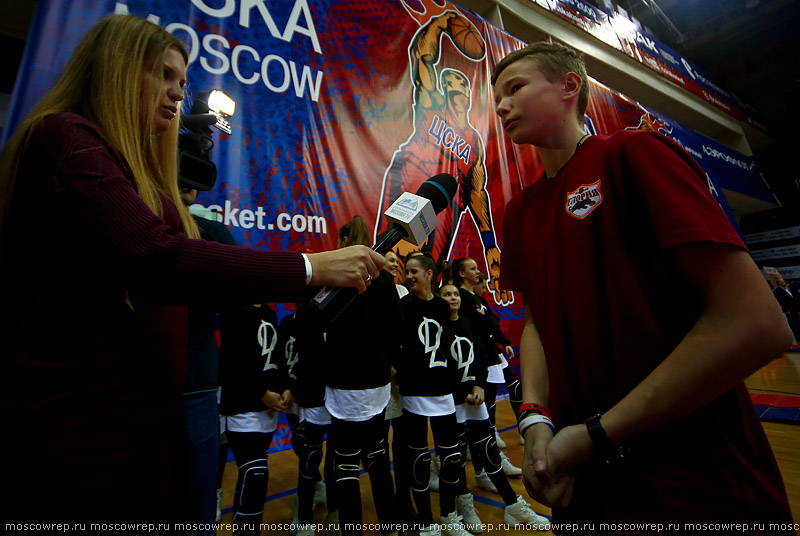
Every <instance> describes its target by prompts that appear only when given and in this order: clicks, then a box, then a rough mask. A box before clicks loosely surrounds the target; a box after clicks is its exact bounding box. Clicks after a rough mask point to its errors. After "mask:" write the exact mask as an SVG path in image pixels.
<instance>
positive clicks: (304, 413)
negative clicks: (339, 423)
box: [300, 406, 331, 426]
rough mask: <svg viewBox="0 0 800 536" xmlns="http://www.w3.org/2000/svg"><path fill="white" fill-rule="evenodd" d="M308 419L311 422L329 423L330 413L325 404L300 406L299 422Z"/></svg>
mask: <svg viewBox="0 0 800 536" xmlns="http://www.w3.org/2000/svg"><path fill="white" fill-rule="evenodd" d="M303 421H308V422H310V423H311V424H319V425H320V426H321V425H325V424H330V423H331V414H330V413H328V410H327V409H325V406H317V407H315V408H300V422H303Z"/></svg>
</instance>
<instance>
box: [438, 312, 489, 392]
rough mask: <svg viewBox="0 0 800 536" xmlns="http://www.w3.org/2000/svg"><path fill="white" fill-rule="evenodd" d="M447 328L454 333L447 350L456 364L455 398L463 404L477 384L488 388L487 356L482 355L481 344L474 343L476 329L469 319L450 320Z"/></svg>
mask: <svg viewBox="0 0 800 536" xmlns="http://www.w3.org/2000/svg"><path fill="white" fill-rule="evenodd" d="M446 329H447V330H448V331H450V333H451V334H452V341H451V343H450V345H449V346H448V347H447V348H445V350H446V351H447V352H448V353H449V355H450V359H451V360H452V361H453V362H454V364H455V370H454V389H453V399H454V400H455V403H456V404H461V403H463V402H464V399H465V398H466V396H467V395H468V394H470V393H471V392H472V388H473V387H475V386H476V385H477V386H479V387H481V388H484V389H485V388H486V376H487V369H486V358H485V357H484V356H483V355H481V348H480V346H478V345H477V344H475V343H474V341H475V331H474V330H473V328H472V322H470V321H469V320H468V319H466V318H463V317H459V318H458V320H448V322H447V324H446Z"/></svg>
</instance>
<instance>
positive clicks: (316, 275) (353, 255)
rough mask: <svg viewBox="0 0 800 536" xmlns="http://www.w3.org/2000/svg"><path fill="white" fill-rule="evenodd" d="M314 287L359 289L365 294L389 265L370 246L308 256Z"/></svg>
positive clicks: (352, 247) (309, 254)
mask: <svg viewBox="0 0 800 536" xmlns="http://www.w3.org/2000/svg"><path fill="white" fill-rule="evenodd" d="M306 256H307V257H308V261H309V262H310V263H311V286H316V287H321V286H330V287H355V288H356V289H358V291H359V292H364V290H366V288H367V285H369V282H370V281H371V280H372V278H373V277H378V273H379V272H380V269H381V268H383V265H384V264H386V259H385V258H383V255H381V254H380V253H377V252H375V251H373V250H371V249H370V248H368V247H366V246H350V247H346V248H342V249H336V250H333V251H325V252H322V253H307V254H306Z"/></svg>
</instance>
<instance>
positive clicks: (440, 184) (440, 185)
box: [417, 173, 458, 214]
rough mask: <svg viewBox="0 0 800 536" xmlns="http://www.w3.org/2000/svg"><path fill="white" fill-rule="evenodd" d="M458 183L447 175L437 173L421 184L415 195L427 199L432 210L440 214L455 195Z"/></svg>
mask: <svg viewBox="0 0 800 536" xmlns="http://www.w3.org/2000/svg"><path fill="white" fill-rule="evenodd" d="M457 189H458V183H457V182H456V179H455V178H454V177H453V176H452V175H450V174H449V173H439V174H438V175H434V176H433V177H431V178H430V179H428V180H426V181H425V182H423V183H422V185H421V186H420V187H419V190H417V195H418V196H420V197H424V198H425V199H429V200H430V202H431V205H432V206H433V210H435V211H436V213H437V214H438V213H440V212H441V211H443V210H444V209H445V208H447V205H449V204H450V201H452V199H453V196H455V195H456V190H457Z"/></svg>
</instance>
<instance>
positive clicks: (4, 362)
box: [0, 15, 383, 523]
mask: <svg viewBox="0 0 800 536" xmlns="http://www.w3.org/2000/svg"><path fill="white" fill-rule="evenodd" d="M187 61H188V55H187V53H186V51H185V50H184V48H183V46H182V45H181V43H180V42H179V41H178V40H177V39H176V38H175V37H173V36H172V35H170V34H169V33H167V32H166V31H164V30H163V29H161V28H160V27H158V26H157V25H155V24H152V23H150V22H148V21H145V20H142V19H138V18H136V17H132V16H127V15H113V16H109V17H107V18H105V19H103V20H102V21H100V22H99V23H98V24H97V25H95V26H94V27H93V28H92V29H91V30H90V31H89V32H88V33H87V34H86V36H85V37H84V39H83V40H82V42H81V43H80V44H79V45H78V46H77V48H76V50H75V52H74V54H73V56H72V58H71V59H70V61H69V63H68V64H67V66H66V67H65V68H64V70H63V72H62V73H61V76H60V77H59V79H58V81H57V82H56V83H55V85H54V86H53V88H52V89H51V90H50V91H49V92H48V93H47V94H46V95H45V96H44V98H42V100H41V102H39V104H38V105H37V106H36V107H35V108H34V110H33V111H32V112H31V113H30V114H29V115H28V117H27V118H26V119H25V121H24V122H23V123H22V124H21V125H20V127H19V128H18V130H17V131H16V133H15V134H14V135H13V136H12V138H11V139H10V140H9V142H8V143H7V145H6V147H5V148H4V150H3V153H2V155H0V282H1V283H0V303H2V305H3V306H2V308H0V338H2V340H3V341H5V343H6V347H5V348H4V350H3V352H2V358H1V359H0V415H2V417H0V427H2V428H3V429H4V430H8V431H11V432H12V433H13V434H14V438H15V439H14V441H13V442H10V441H6V442H3V446H2V451H0V460H2V461H0V478H2V481H3V482H4V484H5V485H6V486H7V487H8V489H11V490H13V495H12V496H11V497H10V498H9V500H4V501H0V517H2V518H3V519H7V520H25V521H42V520H53V521H55V520H59V521H62V522H64V521H83V522H87V521H89V522H92V523H96V522H104V521H109V522H110V521H114V522H133V521H147V522H154V521H157V520H167V519H169V518H170V517H172V516H173V515H174V514H173V512H176V511H179V510H180V509H179V508H177V507H176V506H178V504H177V503H178V501H179V498H177V497H175V496H174V494H173V475H174V473H175V471H174V468H175V467H177V465H178V464H177V463H176V458H175V446H176V439H177V423H176V419H175V417H176V415H177V410H178V408H179V403H180V394H181V392H182V391H183V387H184V384H185V370H186V351H187V343H186V336H187V314H186V312H187V307H186V306H187V304H189V303H190V302H191V301H192V300H194V301H197V302H200V301H202V302H203V303H204V304H206V305H209V304H214V303H222V302H224V303H226V304H230V303H241V304H247V303H263V302H278V301H280V302H283V301H300V300H302V299H304V298H305V297H306V296H307V295H308V288H307V286H308V285H314V286H322V285H331V286H353V287H356V288H358V289H359V290H361V291H363V290H364V289H365V288H366V285H367V284H368V279H371V278H372V277H377V276H378V272H379V270H380V267H381V266H382V265H383V258H382V257H381V256H380V255H378V254H376V253H374V252H371V250H369V249H368V248H366V247H364V246H358V247H352V248H346V249H342V250H337V251H333V252H323V253H309V254H306V255H304V254H301V253H299V252H267V251H257V250H250V249H244V248H238V247H235V246H229V245H224V244H219V243H215V242H206V241H204V240H200V239H197V237H198V236H199V233H198V230H197V227H196V225H195V223H194V221H193V220H192V218H191V217H190V215H189V213H188V212H187V211H186V209H185V208H184V207H183V205H182V204H181V202H180V198H179V192H178V181H177V145H178V143H177V141H178V127H179V125H178V122H179V119H178V118H179V117H180V105H181V101H182V100H183V86H184V84H185V82H186V80H185V78H186V68H187Z"/></svg>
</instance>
